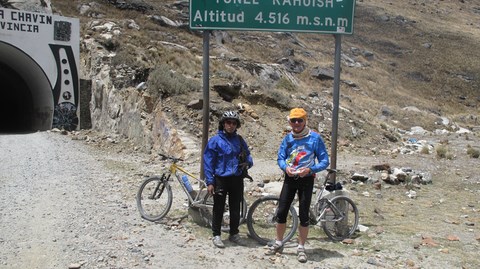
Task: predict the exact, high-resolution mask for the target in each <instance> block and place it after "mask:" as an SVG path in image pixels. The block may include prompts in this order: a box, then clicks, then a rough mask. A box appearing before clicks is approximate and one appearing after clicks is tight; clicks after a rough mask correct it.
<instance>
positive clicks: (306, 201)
mask: <svg viewBox="0 0 480 269" xmlns="http://www.w3.org/2000/svg"><path fill="white" fill-rule="evenodd" d="M314 179H315V177H313V176H309V177H302V178H293V177H289V176H288V175H286V174H285V181H284V182H283V186H282V191H281V193H280V201H279V203H278V212H277V222H278V223H286V222H287V215H288V210H289V209H290V206H291V205H292V202H293V199H294V198H295V194H298V201H299V212H298V217H299V219H300V225H301V226H303V227H308V224H309V222H310V221H309V211H310V203H311V201H312V192H313V183H314Z"/></svg>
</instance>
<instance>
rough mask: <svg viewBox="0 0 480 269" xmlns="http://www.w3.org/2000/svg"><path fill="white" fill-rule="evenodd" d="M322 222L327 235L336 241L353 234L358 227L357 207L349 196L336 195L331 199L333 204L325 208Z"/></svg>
mask: <svg viewBox="0 0 480 269" xmlns="http://www.w3.org/2000/svg"><path fill="white" fill-rule="evenodd" d="M322 222H323V230H324V231H325V233H326V234H327V236H328V237H329V238H330V239H332V240H334V241H341V240H343V239H345V238H348V237H349V236H351V235H352V234H353V233H354V232H355V230H356V228H357V225H358V210H357V207H356V205H355V204H354V203H353V201H352V200H351V199H349V198H347V197H335V198H333V199H332V200H331V206H327V208H325V211H324V217H323V219H322Z"/></svg>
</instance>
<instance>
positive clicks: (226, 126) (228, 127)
mask: <svg viewBox="0 0 480 269" xmlns="http://www.w3.org/2000/svg"><path fill="white" fill-rule="evenodd" d="M235 129H237V121H236V120H225V121H224V122H223V130H225V132H227V133H229V134H231V133H233V132H235Z"/></svg>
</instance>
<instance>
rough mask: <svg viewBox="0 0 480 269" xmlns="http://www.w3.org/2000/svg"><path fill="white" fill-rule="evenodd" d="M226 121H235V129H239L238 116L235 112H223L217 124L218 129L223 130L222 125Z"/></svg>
mask: <svg viewBox="0 0 480 269" xmlns="http://www.w3.org/2000/svg"><path fill="white" fill-rule="evenodd" d="M226 120H236V121H237V128H240V115H238V113H237V112H236V111H232V110H230V111H225V112H224V113H223V115H222V117H221V118H220V122H219V123H218V129H219V130H223V123H224V122H225V121H226Z"/></svg>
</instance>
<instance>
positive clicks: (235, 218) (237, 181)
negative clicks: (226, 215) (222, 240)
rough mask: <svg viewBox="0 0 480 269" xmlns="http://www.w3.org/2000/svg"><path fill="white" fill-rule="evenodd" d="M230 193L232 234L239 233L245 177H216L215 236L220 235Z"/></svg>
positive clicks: (229, 205) (213, 224) (213, 225)
mask: <svg viewBox="0 0 480 269" xmlns="http://www.w3.org/2000/svg"><path fill="white" fill-rule="evenodd" d="M227 195H228V208H229V212H230V235H235V234H238V232H239V230H238V226H239V225H240V204H241V203H242V201H243V178H242V177H240V176H232V177H215V194H214V195H213V216H212V232H213V236H216V235H220V234H221V229H222V221H223V212H224V210H225V201H226V199H227Z"/></svg>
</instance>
